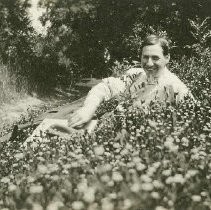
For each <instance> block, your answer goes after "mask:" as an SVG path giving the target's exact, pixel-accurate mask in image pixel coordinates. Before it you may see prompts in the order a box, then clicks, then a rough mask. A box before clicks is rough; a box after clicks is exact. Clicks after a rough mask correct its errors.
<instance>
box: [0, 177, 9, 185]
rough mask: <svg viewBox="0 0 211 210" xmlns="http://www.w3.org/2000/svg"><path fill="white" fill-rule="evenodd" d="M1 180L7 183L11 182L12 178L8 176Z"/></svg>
mask: <svg viewBox="0 0 211 210" xmlns="http://www.w3.org/2000/svg"><path fill="white" fill-rule="evenodd" d="M1 182H2V183H5V184H6V183H9V182H10V179H9V178H8V177H3V178H2V179H1Z"/></svg>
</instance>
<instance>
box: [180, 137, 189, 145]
mask: <svg viewBox="0 0 211 210" xmlns="http://www.w3.org/2000/svg"><path fill="white" fill-rule="evenodd" d="M181 143H182V145H183V146H184V147H188V145H189V139H188V138H186V137H183V138H182V139H181Z"/></svg>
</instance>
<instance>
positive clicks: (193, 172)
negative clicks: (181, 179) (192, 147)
mask: <svg viewBox="0 0 211 210" xmlns="http://www.w3.org/2000/svg"><path fill="white" fill-rule="evenodd" d="M196 174H198V171H197V170H188V171H187V173H186V174H185V178H186V179H189V178H191V177H194V176H195V175H196Z"/></svg>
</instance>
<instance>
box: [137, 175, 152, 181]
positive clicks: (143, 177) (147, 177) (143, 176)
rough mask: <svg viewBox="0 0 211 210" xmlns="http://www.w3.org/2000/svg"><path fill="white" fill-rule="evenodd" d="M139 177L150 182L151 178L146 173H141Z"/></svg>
mask: <svg viewBox="0 0 211 210" xmlns="http://www.w3.org/2000/svg"><path fill="white" fill-rule="evenodd" d="M140 179H141V180H142V181H143V182H146V183H149V182H152V179H151V178H150V177H149V176H148V175H146V174H143V175H141V177H140Z"/></svg>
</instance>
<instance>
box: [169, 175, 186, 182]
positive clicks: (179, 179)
mask: <svg viewBox="0 0 211 210" xmlns="http://www.w3.org/2000/svg"><path fill="white" fill-rule="evenodd" d="M184 182H185V179H184V177H183V176H182V175H181V174H175V176H170V177H168V178H167V179H166V184H172V183H180V184H184Z"/></svg>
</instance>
